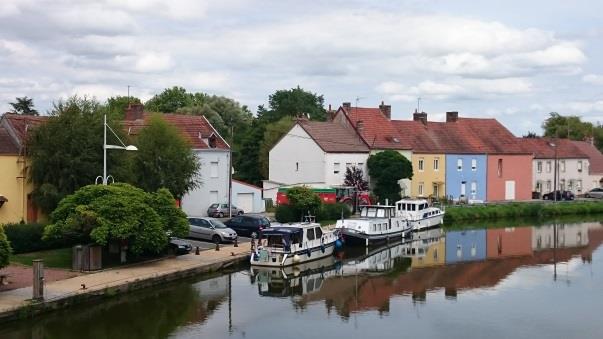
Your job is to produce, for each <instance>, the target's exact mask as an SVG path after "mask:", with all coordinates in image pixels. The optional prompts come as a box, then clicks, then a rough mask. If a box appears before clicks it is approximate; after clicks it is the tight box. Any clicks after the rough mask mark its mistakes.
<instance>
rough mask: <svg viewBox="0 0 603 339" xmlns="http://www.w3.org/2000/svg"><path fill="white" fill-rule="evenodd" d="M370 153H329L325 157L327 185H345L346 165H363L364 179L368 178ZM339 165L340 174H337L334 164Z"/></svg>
mask: <svg viewBox="0 0 603 339" xmlns="http://www.w3.org/2000/svg"><path fill="white" fill-rule="evenodd" d="M367 160H368V153H327V154H326V155H325V184H327V185H343V181H344V180H345V171H346V164H351V165H353V166H358V165H359V164H362V165H361V169H362V172H363V173H364V178H365V179H367V178H368V174H367V167H366V161H367ZM335 163H338V164H339V173H335V166H334V164H335Z"/></svg>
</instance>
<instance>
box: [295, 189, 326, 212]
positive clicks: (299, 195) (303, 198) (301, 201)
mask: <svg viewBox="0 0 603 339" xmlns="http://www.w3.org/2000/svg"><path fill="white" fill-rule="evenodd" d="M287 198H288V199H289V206H291V207H292V208H293V209H294V210H295V211H297V214H298V215H299V216H302V215H305V214H307V213H308V212H309V213H312V214H313V215H316V213H317V212H318V210H319V208H320V205H321V203H322V201H321V200H320V197H319V196H318V194H316V193H315V192H314V191H312V189H311V188H310V187H308V186H295V187H292V188H290V189H288V190H287Z"/></svg>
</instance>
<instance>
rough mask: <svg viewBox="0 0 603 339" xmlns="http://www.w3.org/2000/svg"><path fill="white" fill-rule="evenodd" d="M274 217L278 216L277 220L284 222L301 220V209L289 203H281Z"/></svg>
mask: <svg viewBox="0 0 603 339" xmlns="http://www.w3.org/2000/svg"><path fill="white" fill-rule="evenodd" d="M274 218H276V221H278V222H282V223H287V222H298V221H300V220H301V215H300V214H299V211H297V210H296V209H294V208H293V207H291V206H289V205H279V206H277V207H276V211H275V212H274Z"/></svg>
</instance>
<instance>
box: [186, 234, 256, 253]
mask: <svg viewBox="0 0 603 339" xmlns="http://www.w3.org/2000/svg"><path fill="white" fill-rule="evenodd" d="M185 240H186V241H188V242H189V243H190V244H191V245H192V246H193V249H194V248H195V247H197V246H199V249H200V250H202V251H203V250H210V249H211V250H213V249H214V248H216V244H214V243H213V242H211V241H210V240H199V239H192V238H186V239H185ZM250 241H251V238H247V237H239V244H242V243H248V242H250ZM223 245H230V243H222V244H220V246H223Z"/></svg>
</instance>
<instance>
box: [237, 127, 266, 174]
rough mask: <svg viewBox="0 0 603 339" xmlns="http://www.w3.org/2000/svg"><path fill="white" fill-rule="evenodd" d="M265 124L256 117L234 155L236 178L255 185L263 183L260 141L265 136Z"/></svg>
mask: <svg viewBox="0 0 603 339" xmlns="http://www.w3.org/2000/svg"><path fill="white" fill-rule="evenodd" d="M264 132H265V125H264V124H262V123H260V122H259V120H258V119H255V120H254V121H253V122H252V124H251V127H250V128H249V130H248V132H247V133H245V134H244V136H243V139H242V140H241V145H240V149H239V150H238V152H236V153H235V155H236V156H233V160H234V165H235V169H236V171H235V173H234V178H236V179H239V180H243V181H245V182H249V183H252V184H255V185H261V183H262V179H263V178H264V176H263V175H262V171H261V169H260V166H258V159H259V157H260V147H259V145H260V143H261V142H262V140H263V138H264Z"/></svg>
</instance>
